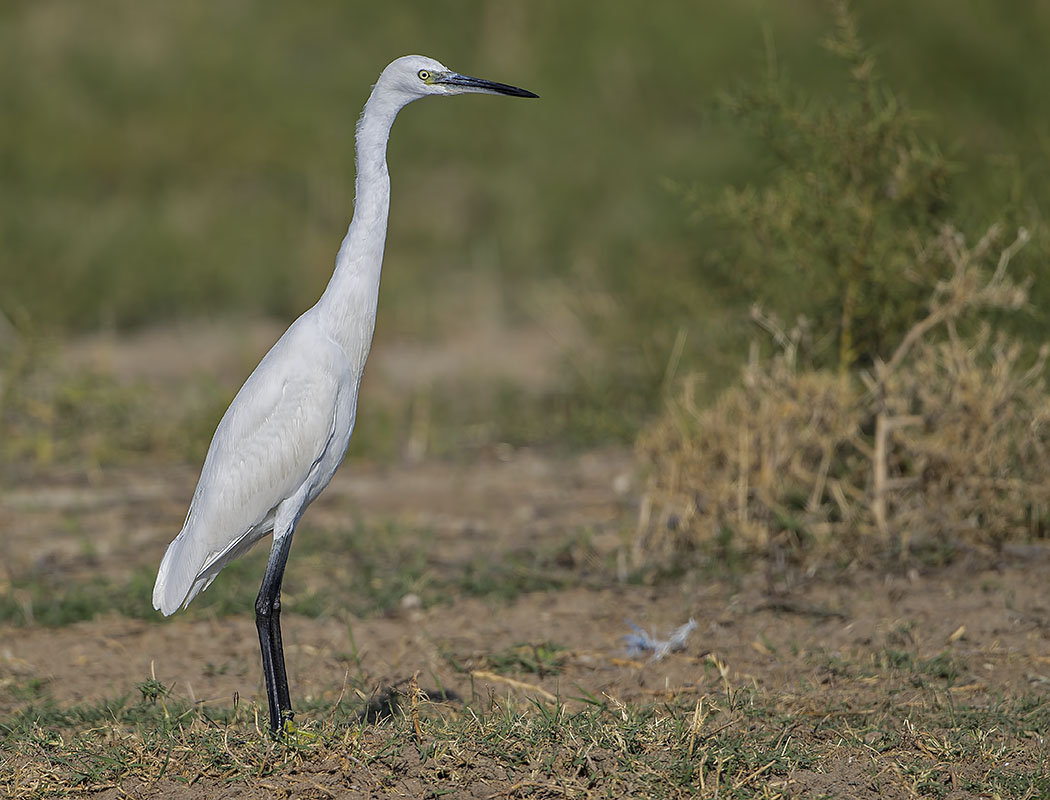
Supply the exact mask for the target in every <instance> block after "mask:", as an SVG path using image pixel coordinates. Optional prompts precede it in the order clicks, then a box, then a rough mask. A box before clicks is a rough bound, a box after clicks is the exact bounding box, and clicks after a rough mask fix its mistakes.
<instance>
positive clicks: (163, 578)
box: [153, 529, 200, 617]
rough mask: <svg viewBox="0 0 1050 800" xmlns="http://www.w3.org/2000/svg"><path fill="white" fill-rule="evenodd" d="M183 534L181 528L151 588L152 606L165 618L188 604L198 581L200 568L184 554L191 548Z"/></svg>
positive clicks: (166, 553)
mask: <svg viewBox="0 0 1050 800" xmlns="http://www.w3.org/2000/svg"><path fill="white" fill-rule="evenodd" d="M185 534H186V530H185V529H183V531H182V533H180V534H179V535H178V536H176V537H175V539H174V540H172V542H171V544H169V545H168V549H167V551H165V553H164V558H163V559H162V560H161V562H160V569H159V570H157V582H156V583H155V584H154V585H153V607H154V608H155V609H157V610H158V611H160V612H161V613H162V614H163V615H164V616H166V617H167V616H170V615H171V614H174V613H175V612H176V611H178V610H179V608H180V607H181V606H184V605H186V604H187V603H189V601H190V600H192V599H193V596H194V595H196V594H197V592H196V591H193V588H194V585H195V584H196V583H197V582H198V581H197V577H198V574H197V573H198V570H199V568H200V565H199V564H198V563H197V559H195V558H188V557H187V556H190V555H191V553H188V552H185V551H186V550H189V549H192V548H191V547H190V546H188V545H189V543H188V542H187V540H186V535H185ZM197 591H200V590H199V589H198V590H197Z"/></svg>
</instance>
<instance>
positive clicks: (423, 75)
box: [416, 69, 430, 81]
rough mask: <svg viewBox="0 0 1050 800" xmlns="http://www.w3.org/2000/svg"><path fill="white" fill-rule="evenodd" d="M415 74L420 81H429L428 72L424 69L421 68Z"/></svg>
mask: <svg viewBox="0 0 1050 800" xmlns="http://www.w3.org/2000/svg"><path fill="white" fill-rule="evenodd" d="M416 74H417V75H418V76H419V79H420V80H421V81H429V80H430V73H429V72H427V71H426V70H425V69H421V70H420V71H419V72H417V73H416Z"/></svg>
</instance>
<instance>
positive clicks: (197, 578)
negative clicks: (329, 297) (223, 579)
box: [153, 312, 364, 614]
mask: <svg viewBox="0 0 1050 800" xmlns="http://www.w3.org/2000/svg"><path fill="white" fill-rule="evenodd" d="M355 362H356V363H352V362H351V360H350V358H349V357H348V356H347V354H346V353H345V352H344V351H343V349H342V348H341V347H340V346H339V345H338V344H337V343H336V342H334V341H333V340H331V339H329V338H328V337H326V336H324V334H323V331H319V330H318V323H317V314H311V313H310V312H307V313H306V314H304V315H303V316H301V317H300V318H299V319H298V320H297V321H296V322H295V323H294V324H293V325H292V326H291V327H290V328H289V329H288V331H287V332H286V333H285V334H284V336H282V337H281V338H280V340H278V342H277V344H275V345H274V346H273V348H272V349H271V350H270V352H269V353H267V354H266V356H265V357H264V358H263V360H262V362H261V363H260V364H259V366H258V367H257V368H256V369H255V371H254V372H253V373H252V374H251V377H249V378H248V380H247V381H246V382H245V384H244V386H242V387H241V390H240V391H239V392H238V393H237V396H236V397H235V398H234V400H233V403H232V404H231V405H230V407H229V409H228V410H227V411H226V413H225V414H224V415H223V418H222V421H221V422H220V423H219V426H218V428H217V429H216V431H215V436H214V438H213V439H212V443H211V447H210V448H209V450H208V456H207V458H206V459H205V461H204V467H203V469H202V470H201V477H200V481H199V483H198V484H197V489H196V491H195V492H194V494H193V500H192V502H191V503H190V510H189V513H188V514H187V515H186V522H185V524H184V525H183V528H182V531H181V533H179V535H178V537H176V538H175V540H174V541H173V542H172V543H171V545H170V546H169V547H168V550H167V552H166V553H165V555H164V560H163V561H162V563H161V567H160V572H159V574H158V577H157V583H156V586H155V588H154V592H153V605H154V607H155V608H157V609H159V610H160V611H162V612H163V613H164V614H171V613H172V612H174V611H176V610H178V608H179V606H181V605H185V604H188V603H189V602H190V601H191V600H192V599H193V598H194V597H195V596H196V595H197V594H198V593H199V592H201V591H203V590H204V589H206V588H208V585H209V584H210V583H211V582H212V580H214V578H215V576H216V575H218V573H219V571H220V570H221V569H222V568H223V567H224V566H226V564H228V563H229V562H230V561H232V560H233V559H235V558H237V557H238V556H239V555H241V554H242V553H244V552H245V551H247V550H248V548H250V547H251V546H252V545H253V544H255V543H256V542H257V541H258V540H259V539H261V538H262V537H263V536H265V535H266V534H268V533H270V532H271V531H272V530H273V529H274V521H275V518H276V516H277V514H278V512H279V511H280V509H281V505H282V504H290V505H292V506H294V508H290V509H288V510H289V511H291V512H292V513H294V514H296V515H297V514H299V513H301V512H302V510H303V509H305V508H306V506H307V505H309V504H310V503H311V502H313V500H314V499H315V498H316V497H317V496H318V495H319V494H320V493H321V490H322V489H324V488H325V487H326V486H327V485H328V482H329V481H331V479H332V476H333V475H334V474H335V471H336V468H337V467H338V466H339V463H340V462H341V461H342V460H343V456H344V454H345V453H346V448H347V445H349V443H350V434H351V432H352V431H353V428H354V417H355V414H356V405H357V387H358V385H359V384H360V380H361V370H362V368H363V366H364V359H363V358H359V359H355Z"/></svg>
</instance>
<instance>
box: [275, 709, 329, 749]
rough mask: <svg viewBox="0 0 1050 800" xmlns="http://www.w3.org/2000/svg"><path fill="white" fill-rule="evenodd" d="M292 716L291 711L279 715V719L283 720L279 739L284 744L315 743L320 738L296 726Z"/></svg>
mask: <svg viewBox="0 0 1050 800" xmlns="http://www.w3.org/2000/svg"><path fill="white" fill-rule="evenodd" d="M293 716H294V715H293V714H292V712H291V711H287V712H285V713H284V714H282V715H281V719H282V720H283V721H282V723H281V733H280V738H281V739H284V741H285V742H288V743H290V744H306V743H308V742H314V741H317V740H318V739H319V738H320V737H319V735H318V734H316V733H313V732H312V731H308V730H306V729H305V728H300V727H299V726H297V725H296V724H295V720H294V719H293Z"/></svg>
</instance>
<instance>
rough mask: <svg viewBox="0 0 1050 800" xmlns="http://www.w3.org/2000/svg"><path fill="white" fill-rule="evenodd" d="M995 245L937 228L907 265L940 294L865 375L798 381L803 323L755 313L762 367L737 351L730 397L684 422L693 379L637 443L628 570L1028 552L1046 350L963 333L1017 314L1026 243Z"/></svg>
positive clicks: (1043, 492) (1035, 528) (1042, 466)
mask: <svg viewBox="0 0 1050 800" xmlns="http://www.w3.org/2000/svg"><path fill="white" fill-rule="evenodd" d="M998 234H999V231H998V228H993V229H991V230H990V231H989V232H988V234H987V235H986V236H985V237H984V238H983V239H982V240H981V241H980V242H979V243H977V244H976V245H975V246H973V247H967V246H966V244H965V242H964V241H963V239H962V237H961V235H960V234H959V233H958V232H957V231H955V230H953V229H945V230H944V231H943V232H942V233H941V234H940V235H939V236H938V237H936V238H935V239H934V240H933V241H932V242H931V243H930V244H929V245H928V246H927V247H926V248H924V249H923V250H922V251H921V252H919V253H918V256H917V258H918V259H919V260H927V259H929V260H942V261H943V262H944V265H945V266H946V268H947V269H946V270H945V272H946V274H948V275H949V277H947V278H945V279H944V280H942V281H940V282H939V283H938V284H937V285H936V286H935V287H934V288H933V289H932V291H931V293H930V297H929V300H928V304H927V310H926V314H925V316H924V317H922V319H920V320H919V321H918V322H916V323H915V325H914V326H913V327H912V328H911V329H910V330H908V331H907V333H906V334H905V335H904V336H903V338H902V340H901V342H900V344H899V345H898V347H897V348H896V350H895V351H894V353H893V355H892V357H891V358H890V359H889V360H888V361H885V362H883V361H876V363H875V365H874V366H873V368H872V369H871V370H870V371H866V372H861V373H853V374H851V373H846V372H842V373H833V372H829V371H823V370H815V369H811V368H805V367H804V366H802V365H800V363H799V362H800V353H801V352H802V351H804V349H805V348H804V345H805V342H806V340H807V335H806V334H807V331H806V328H805V325H804V323H800V324H799V325H798V326H796V328H795V329H794V330H792V331H790V332H784V331H783V330H781V329H780V328H779V327H778V326H777V325H776V323H775V321H773V320H771V319H769V318H767V317H764V316H763V315H762V314H761V313H760V312H758V311H757V310H756V311H755V312H754V313H753V316H754V318H755V320H756V321H757V322H758V323H759V324H761V325H762V327H763V328H765V329H766V330H767V331H768V332H769V333H770V334H771V335H772V336H773V338H774V340H775V342H776V345H777V352H776V354H775V355H774V356H773V357H772V358H769V359H760V358H759V357H758V355H757V352H758V350H757V348H752V355H751V358H750V359H749V362H748V364H747V365H746V366H745V368H744V370H743V376H742V381H741V383H740V385H738V386H735V387H733V388H731V389H729V390H728V391H726V392H725V393H724V394H723V395H722V396H721V397H720V398H719V399H718V400H717V402H716V403H714V405H712V406H711V407H708V408H698V407H697V406H696V405H695V403H694V402H693V391H692V387H693V385H694V384H695V380H696V379H695V378H693V379H691V380H687V381H686V382H685V386H684V388H683V390H682V391H681V393H680V394H679V395H678V396H677V397H676V398H674V399H673V400H672V401H671V402H670V403H669V404H668V408H667V411H666V413H665V414H664V415H663V417H662V418H661V419H660V420H659V421H658V422H657V423H656V424H654V425H653V426H652V427H651V428H650V429H649V430H648V431H647V432H646V433H645V434H643V436H642V437H641V439H640V441H639V451H640V454H641V456H642V458H643V459H644V460H646V461H647V462H649V464H650V465H651V475H650V481H649V488H648V492H647V494H646V497H645V498H644V501H643V503H642V511H641V517H640V520H639V526H638V532H637V536H636V539H635V548H634V555H635V561H636V563H640V562H642V561H647V560H652V559H655V560H657V561H661V560H663V561H666V560H668V559H680V558H681V555H682V553H683V551H686V550H691V549H697V548H699V547H702V546H703V545H705V544H711V543H716V542H719V541H725V540H726V539H727V538H728V537H732V540H733V542H734V544H735V545H736V546H738V547H744V548H746V549H748V550H751V551H755V552H768V551H770V550H774V551H776V552H778V553H785V552H787V553H790V554H794V555H796V556H801V555H803V554H806V553H819V554H824V555H833V556H843V557H858V556H860V557H863V556H865V555H871V554H874V553H876V552H879V551H894V550H899V551H901V552H902V553H907V552H908V551H909V550H910V549H911V548H913V547H914V546H915V545H916V544H918V543H923V544H926V543H935V544H941V545H943V544H948V545H954V544H957V543H960V542H966V543H971V544H985V545H986V544H991V545H994V546H1000V545H1001V544H1002V543H1004V542H1006V541H1010V540H1018V539H1027V538H1031V537H1033V536H1039V535H1042V534H1043V533H1044V530H1045V527H1046V524H1047V520H1048V509H1050V471H1048V470H1047V464H1048V458H1047V457H1048V455H1050V452H1048V450H1050V400H1048V398H1047V396H1046V381H1045V366H1046V359H1047V353H1048V349H1047V347H1044V348H1043V349H1042V350H1041V351H1040V352H1039V355H1038V356H1037V357H1035V358H1034V359H1033V358H1032V357H1031V356H1028V357H1026V356H1025V355H1024V353H1025V349H1024V348H1023V347H1022V345H1021V343H1020V342H1018V341H1016V340H1015V339H1013V338H1011V337H1010V336H1008V335H1006V334H1005V333H1002V332H995V331H993V330H992V329H991V327H990V326H988V325H987V324H978V323H977V322H975V320H974V319H973V318H974V316H975V313H976V312H978V311H981V310H988V309H997V310H1007V311H1016V310H1017V309H1019V308H1021V307H1022V306H1023V305H1024V303H1025V301H1026V297H1027V294H1026V289H1025V287H1024V286H1021V285H1019V284H1017V283H1015V282H1014V281H1012V280H1011V279H1010V278H1009V277H1008V275H1007V273H1006V268H1007V265H1008V264H1009V262H1010V259H1011V257H1012V256H1013V255H1014V253H1015V252H1016V251H1017V250H1018V249H1020V247H1022V246H1023V245H1024V243H1025V241H1026V240H1027V234H1026V233H1025V232H1024V231H1021V232H1020V233H1019V235H1018V237H1017V239H1016V240H1015V241H1014V242H1013V243H1012V244H1010V245H1009V246H1007V247H1005V248H997V247H996V241H997V238H998ZM995 254H997V255H998V259H997V263H996V264H995V266H994V269H988V268H987V267H986V265H987V264H988V262H989V261H990V259H991V258H992V256H993V255H995Z"/></svg>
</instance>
